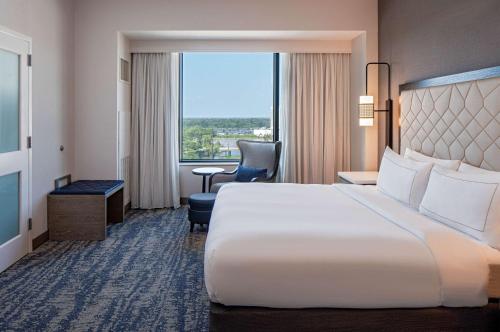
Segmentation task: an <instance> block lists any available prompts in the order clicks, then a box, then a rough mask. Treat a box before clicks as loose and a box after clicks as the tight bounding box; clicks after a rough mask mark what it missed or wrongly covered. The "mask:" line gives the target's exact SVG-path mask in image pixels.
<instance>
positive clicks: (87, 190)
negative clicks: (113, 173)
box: [50, 180, 123, 195]
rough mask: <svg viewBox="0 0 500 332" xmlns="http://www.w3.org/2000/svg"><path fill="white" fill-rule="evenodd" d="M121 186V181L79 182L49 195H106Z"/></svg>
mask: <svg viewBox="0 0 500 332" xmlns="http://www.w3.org/2000/svg"><path fill="white" fill-rule="evenodd" d="M122 185H123V180H80V181H75V182H72V183H70V184H68V185H66V186H64V187H61V188H58V189H56V190H54V191H52V192H51V193H50V194H51V195H106V194H107V193H109V192H111V191H113V190H115V189H116V188H117V187H119V186H122Z"/></svg>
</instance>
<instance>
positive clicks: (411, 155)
mask: <svg viewBox="0 0 500 332" xmlns="http://www.w3.org/2000/svg"><path fill="white" fill-rule="evenodd" d="M405 158H408V159H412V160H416V161H424V162H427V163H433V164H436V165H439V166H441V167H444V168H447V169H451V170H454V171H456V170H457V169H458V167H459V166H460V160H448V159H438V158H433V157H429V156H426V155H425V154H422V153H420V152H417V151H414V150H412V149H409V148H406V150H405Z"/></svg>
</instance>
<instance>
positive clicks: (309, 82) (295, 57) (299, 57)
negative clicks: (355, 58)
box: [280, 53, 350, 184]
mask: <svg viewBox="0 0 500 332" xmlns="http://www.w3.org/2000/svg"><path fill="white" fill-rule="evenodd" d="M349 60H350V54H326V53H325V54H314V53H296V54H284V55H282V61H281V63H282V88H281V98H280V100H281V107H280V121H281V123H280V136H281V140H282V141H283V155H282V163H281V170H280V171H281V177H282V180H283V181H284V182H294V183H324V184H330V183H333V182H334V181H335V177H336V174H337V172H338V171H344V170H349V169H350V130H349V86H350V82H349Z"/></svg>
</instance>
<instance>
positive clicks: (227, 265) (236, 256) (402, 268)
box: [205, 183, 500, 308]
mask: <svg viewBox="0 0 500 332" xmlns="http://www.w3.org/2000/svg"><path fill="white" fill-rule="evenodd" d="M492 262H500V252H499V251H498V250H495V249H493V248H491V247H489V246H487V245H485V244H482V243H480V242H478V241H476V240H474V239H472V238H471V237H469V236H467V235H465V234H462V233H460V232H458V231H456V230H453V229H451V228H449V227H447V226H445V225H442V224H440V223H437V222H436V221H433V220H431V219H429V218H427V217H425V216H423V215H422V214H420V213H418V212H417V211H415V210H413V209H411V208H409V207H406V206H404V205H402V204H401V203H399V202H398V201H396V200H394V199H392V198H390V197H388V196H386V195H384V194H382V193H380V192H379V191H377V189H376V187H375V186H357V185H343V184H336V185H297V184H259V183H253V184H231V185H227V186H225V187H224V188H223V190H221V191H220V193H219V194H218V197H217V201H216V203H215V207H214V210H213V214H212V219H211V223H210V232H209V234H208V238H207V242H206V253H205V281H206V286H207V290H208V293H209V296H210V299H211V301H212V302H216V303H221V304H224V305H238V306H261V307H276V308H308V307H323V308H324V307H336V308H339V307H340V308H402V307H404V308H416V307H436V306H451V307H463V306H483V305H486V304H487V303H488V295H487V286H488V272H489V268H488V266H489V264H491V263H492Z"/></svg>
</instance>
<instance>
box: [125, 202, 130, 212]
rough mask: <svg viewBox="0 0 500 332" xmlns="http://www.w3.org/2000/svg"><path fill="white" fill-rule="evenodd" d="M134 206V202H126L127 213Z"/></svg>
mask: <svg viewBox="0 0 500 332" xmlns="http://www.w3.org/2000/svg"><path fill="white" fill-rule="evenodd" d="M131 207H132V204H131V202H128V203H127V204H125V213H127V212H128V211H129V210H130V209H131Z"/></svg>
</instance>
